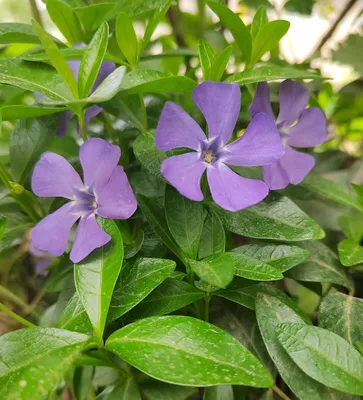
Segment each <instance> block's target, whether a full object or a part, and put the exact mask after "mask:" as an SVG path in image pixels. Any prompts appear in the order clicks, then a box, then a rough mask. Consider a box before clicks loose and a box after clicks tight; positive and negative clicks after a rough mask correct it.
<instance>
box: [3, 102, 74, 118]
mask: <svg viewBox="0 0 363 400" xmlns="http://www.w3.org/2000/svg"><path fill="white" fill-rule="evenodd" d="M65 110H66V108H63V107H38V106H23V105H10V106H4V107H1V108H0V113H1V116H2V119H3V121H11V120H13V119H25V118H37V117H43V116H45V115H49V114H55V113H59V112H62V111H65Z"/></svg>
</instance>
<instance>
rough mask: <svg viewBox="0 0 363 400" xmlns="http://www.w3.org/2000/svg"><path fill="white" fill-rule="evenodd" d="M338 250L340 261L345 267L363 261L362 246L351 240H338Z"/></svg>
mask: <svg viewBox="0 0 363 400" xmlns="http://www.w3.org/2000/svg"><path fill="white" fill-rule="evenodd" d="M338 252H339V260H340V262H341V263H342V264H343V265H344V266H346V267H351V266H352V265H357V264H360V263H363V246H360V245H359V243H357V242H355V241H353V240H349V239H347V240H343V241H342V242H340V243H339V245H338Z"/></svg>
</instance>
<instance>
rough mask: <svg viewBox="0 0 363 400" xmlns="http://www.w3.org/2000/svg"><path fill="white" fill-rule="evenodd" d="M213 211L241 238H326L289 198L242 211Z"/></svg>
mask: <svg viewBox="0 0 363 400" xmlns="http://www.w3.org/2000/svg"><path fill="white" fill-rule="evenodd" d="M212 208H213V209H214V210H215V211H216V213H217V214H218V215H219V217H220V218H221V220H222V223H223V224H224V226H225V227H226V228H227V229H228V230H229V231H231V232H233V233H237V234H238V235H242V236H247V237H252V238H258V239H277V240H287V241H295V240H296V241H300V240H309V239H321V238H323V237H324V231H323V230H322V229H321V227H320V226H319V225H318V224H317V223H316V222H315V221H314V220H313V219H311V218H310V217H309V216H308V215H306V214H305V213H304V212H303V211H302V210H301V209H300V208H299V207H298V206H297V205H296V204H295V203H294V202H293V201H292V200H290V199H289V198H287V197H280V196H275V195H273V196H272V197H270V198H269V199H267V200H265V201H262V202H261V203H259V204H257V205H255V206H252V207H249V208H246V209H244V210H242V211H238V212H230V211H225V210H223V209H221V208H219V207H217V206H213V207H212Z"/></svg>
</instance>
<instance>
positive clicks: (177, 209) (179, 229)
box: [165, 185, 205, 260]
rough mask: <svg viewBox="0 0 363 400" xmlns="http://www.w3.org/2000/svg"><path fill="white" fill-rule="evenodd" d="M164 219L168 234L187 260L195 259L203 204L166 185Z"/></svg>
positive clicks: (203, 215) (202, 218)
mask: <svg viewBox="0 0 363 400" xmlns="http://www.w3.org/2000/svg"><path fill="white" fill-rule="evenodd" d="M165 217H166V221H167V223H168V228H169V230H170V233H171V234H172V236H173V237H174V239H175V241H176V242H177V243H178V245H179V247H180V248H181V249H182V251H183V253H184V254H185V256H186V257H187V258H191V259H193V260H194V259H196V258H197V254H198V247H199V242H200V238H201V235H202V230H203V222H204V218H205V214H204V209H203V204H202V203H201V202H196V201H191V200H189V199H187V198H186V197H184V196H182V195H181V194H179V193H178V192H177V191H176V190H175V189H174V188H173V187H172V186H170V185H168V186H167V187H166V191H165Z"/></svg>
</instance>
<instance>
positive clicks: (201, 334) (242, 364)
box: [106, 316, 273, 387]
mask: <svg viewBox="0 0 363 400" xmlns="http://www.w3.org/2000/svg"><path fill="white" fill-rule="evenodd" d="M106 349H107V350H109V351H112V352H114V353H115V354H117V355H118V356H119V357H120V358H121V359H123V360H125V361H127V362H128V363H129V364H131V365H133V366H134V367H136V368H137V369H139V370H141V371H142V372H144V373H146V374H148V375H151V376H153V377H154V378H157V379H159V380H163V381H165V382H170V383H176V384H182V385H191V386H211V385H221V384H226V383H228V384H237V385H248V386H257V387H269V386H271V385H272V384H273V380H272V378H271V376H270V375H269V373H268V372H267V370H266V369H265V368H264V367H263V366H262V364H261V363H260V362H259V361H258V360H257V359H256V358H255V357H254V356H253V355H252V354H251V353H250V352H249V351H248V350H247V349H245V348H244V347H242V346H241V345H240V343H239V342H238V341H237V340H236V339H234V338H233V337H232V336H230V335H229V334H228V333H226V332H224V331H222V330H220V329H218V328H216V327H215V326H213V325H211V324H208V323H207V322H204V321H201V320H198V319H194V318H190V317H184V316H167V317H152V318H147V319H143V320H140V321H137V322H135V323H133V324H130V325H127V326H126V327H125V328H122V329H120V330H118V331H116V332H115V333H113V334H112V335H111V336H110V337H109V338H108V340H107V342H106ZM160 359H162V360H164V363H163V364H160ZM166 366H167V367H168V368H166Z"/></svg>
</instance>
